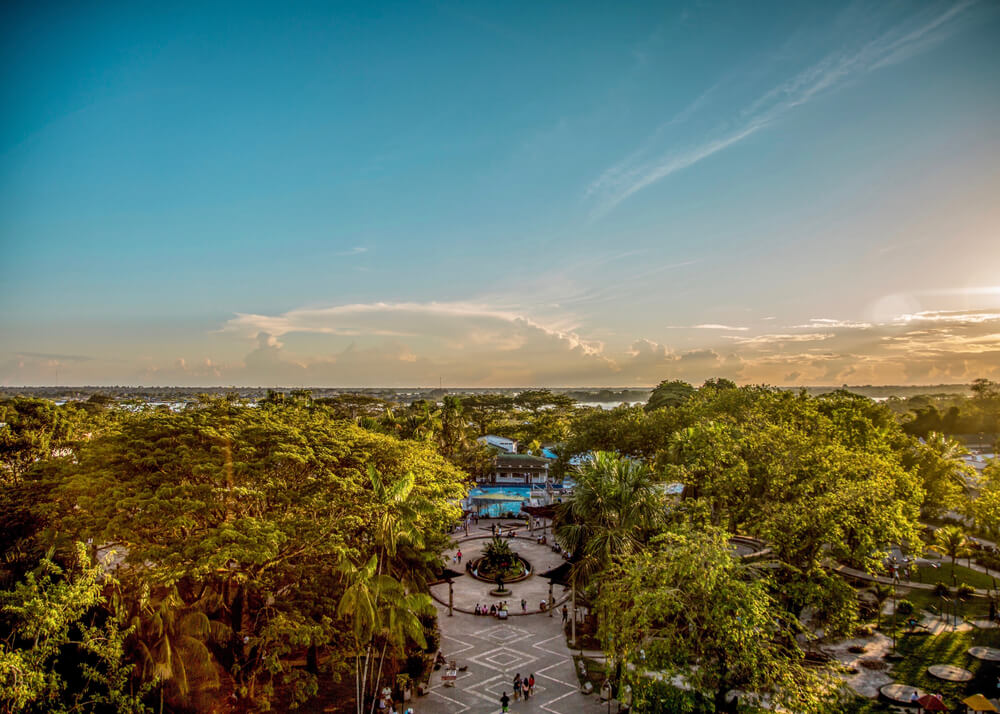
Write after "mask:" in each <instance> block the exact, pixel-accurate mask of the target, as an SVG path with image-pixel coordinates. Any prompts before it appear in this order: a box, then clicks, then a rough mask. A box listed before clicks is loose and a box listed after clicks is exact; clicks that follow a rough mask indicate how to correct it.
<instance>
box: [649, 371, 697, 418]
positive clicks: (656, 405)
mask: <svg viewBox="0 0 1000 714" xmlns="http://www.w3.org/2000/svg"><path fill="white" fill-rule="evenodd" d="M694 393H695V388H694V387H692V386H691V385H690V384H688V383H687V382H683V381H681V380H679V379H674V380H666V379H665V380H663V381H662V382H660V383H659V384H658V385H656V387H655V388H654V389H653V391H652V393H651V394H650V395H649V400H648V401H647V402H646V411H647V412H651V411H654V410H656V409H663V408H664V407H679V406H680V405H681V404H683V403H684V402H686V401H687V400H688V399H689V398H690V397H691V395H692V394H694Z"/></svg>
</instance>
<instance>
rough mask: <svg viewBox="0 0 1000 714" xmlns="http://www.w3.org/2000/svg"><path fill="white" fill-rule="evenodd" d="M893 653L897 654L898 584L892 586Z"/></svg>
mask: <svg viewBox="0 0 1000 714" xmlns="http://www.w3.org/2000/svg"><path fill="white" fill-rule="evenodd" d="M892 653H893V654H896V584H895V583H893V584H892Z"/></svg>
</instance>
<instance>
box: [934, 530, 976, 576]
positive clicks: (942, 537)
mask: <svg viewBox="0 0 1000 714" xmlns="http://www.w3.org/2000/svg"><path fill="white" fill-rule="evenodd" d="M930 548H931V550H933V551H935V552H937V553H941V554H942V555H946V556H948V557H950V558H951V576H952V579H954V578H955V561H956V560H958V559H959V558H961V557H963V556H964V555H965V554H966V553H968V552H969V539H968V538H967V537H966V535H965V531H963V530H962V529H961V527H959V526H942V527H941V528H938V529H937V530H936V531H934V543H933V545H931V546H930Z"/></svg>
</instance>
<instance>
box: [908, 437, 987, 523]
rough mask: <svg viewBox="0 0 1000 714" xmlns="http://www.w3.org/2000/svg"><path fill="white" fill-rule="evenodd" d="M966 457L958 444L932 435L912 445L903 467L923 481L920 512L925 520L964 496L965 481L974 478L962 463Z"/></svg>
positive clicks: (955, 505)
mask: <svg viewBox="0 0 1000 714" xmlns="http://www.w3.org/2000/svg"><path fill="white" fill-rule="evenodd" d="M968 455H969V451H968V449H966V448H965V446H964V445H963V444H962V443H960V442H958V441H956V440H954V439H951V438H949V437H947V436H945V435H944V434H940V433H938V432H934V431H932V432H930V433H929V434H928V435H927V438H926V439H925V440H924V442H923V443H915V444H914V448H913V449H912V450H911V451H910V452H909V453H908V454H907V456H906V458H905V463H906V465H907V466H908V467H910V468H912V469H914V471H915V473H917V474H918V475H919V477H920V479H921V480H922V481H923V486H924V491H925V497H924V503H923V505H922V507H921V510H922V512H923V513H924V515H925V516H928V515H929V516H934V515H939V514H940V513H942V512H944V511H946V510H948V509H949V508H953V507H958V506H960V503H961V501H960V498H961V497H962V496H967V495H968V493H969V481H968V479H969V478H970V477H971V476H974V475H975V469H973V468H972V467H971V466H969V465H968V464H967V463H965V462H964V461H963V460H962V459H963V457H965V456H968Z"/></svg>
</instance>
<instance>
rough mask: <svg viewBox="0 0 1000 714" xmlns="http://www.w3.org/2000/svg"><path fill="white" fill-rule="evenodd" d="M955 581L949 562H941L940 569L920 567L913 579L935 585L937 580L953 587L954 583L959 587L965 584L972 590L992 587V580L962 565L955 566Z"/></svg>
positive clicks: (928, 566)
mask: <svg viewBox="0 0 1000 714" xmlns="http://www.w3.org/2000/svg"><path fill="white" fill-rule="evenodd" d="M954 575H955V579H954V580H953V579H952V567H951V561H947V562H942V563H941V567H939V568H933V567H931V566H930V565H922V566H920V567H919V568H918V569H917V572H916V574H915V576H914V579H915V580H916V581H917V582H920V583H936V582H938V581H939V580H940V581H941V582H943V583H945V584H947V585H948V587H953V585H954V584H955V583H957V584H959V585H961V584H962V583H966V584H968V585H971V586H972V587H974V588H984V589H990V588H992V587H993V578H992V577H990V576H989V575H987V574H986V573H981V572H979V571H978V570H972V569H970V568H967V567H965V566H964V565H957V564H956V565H955V569H954Z"/></svg>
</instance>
